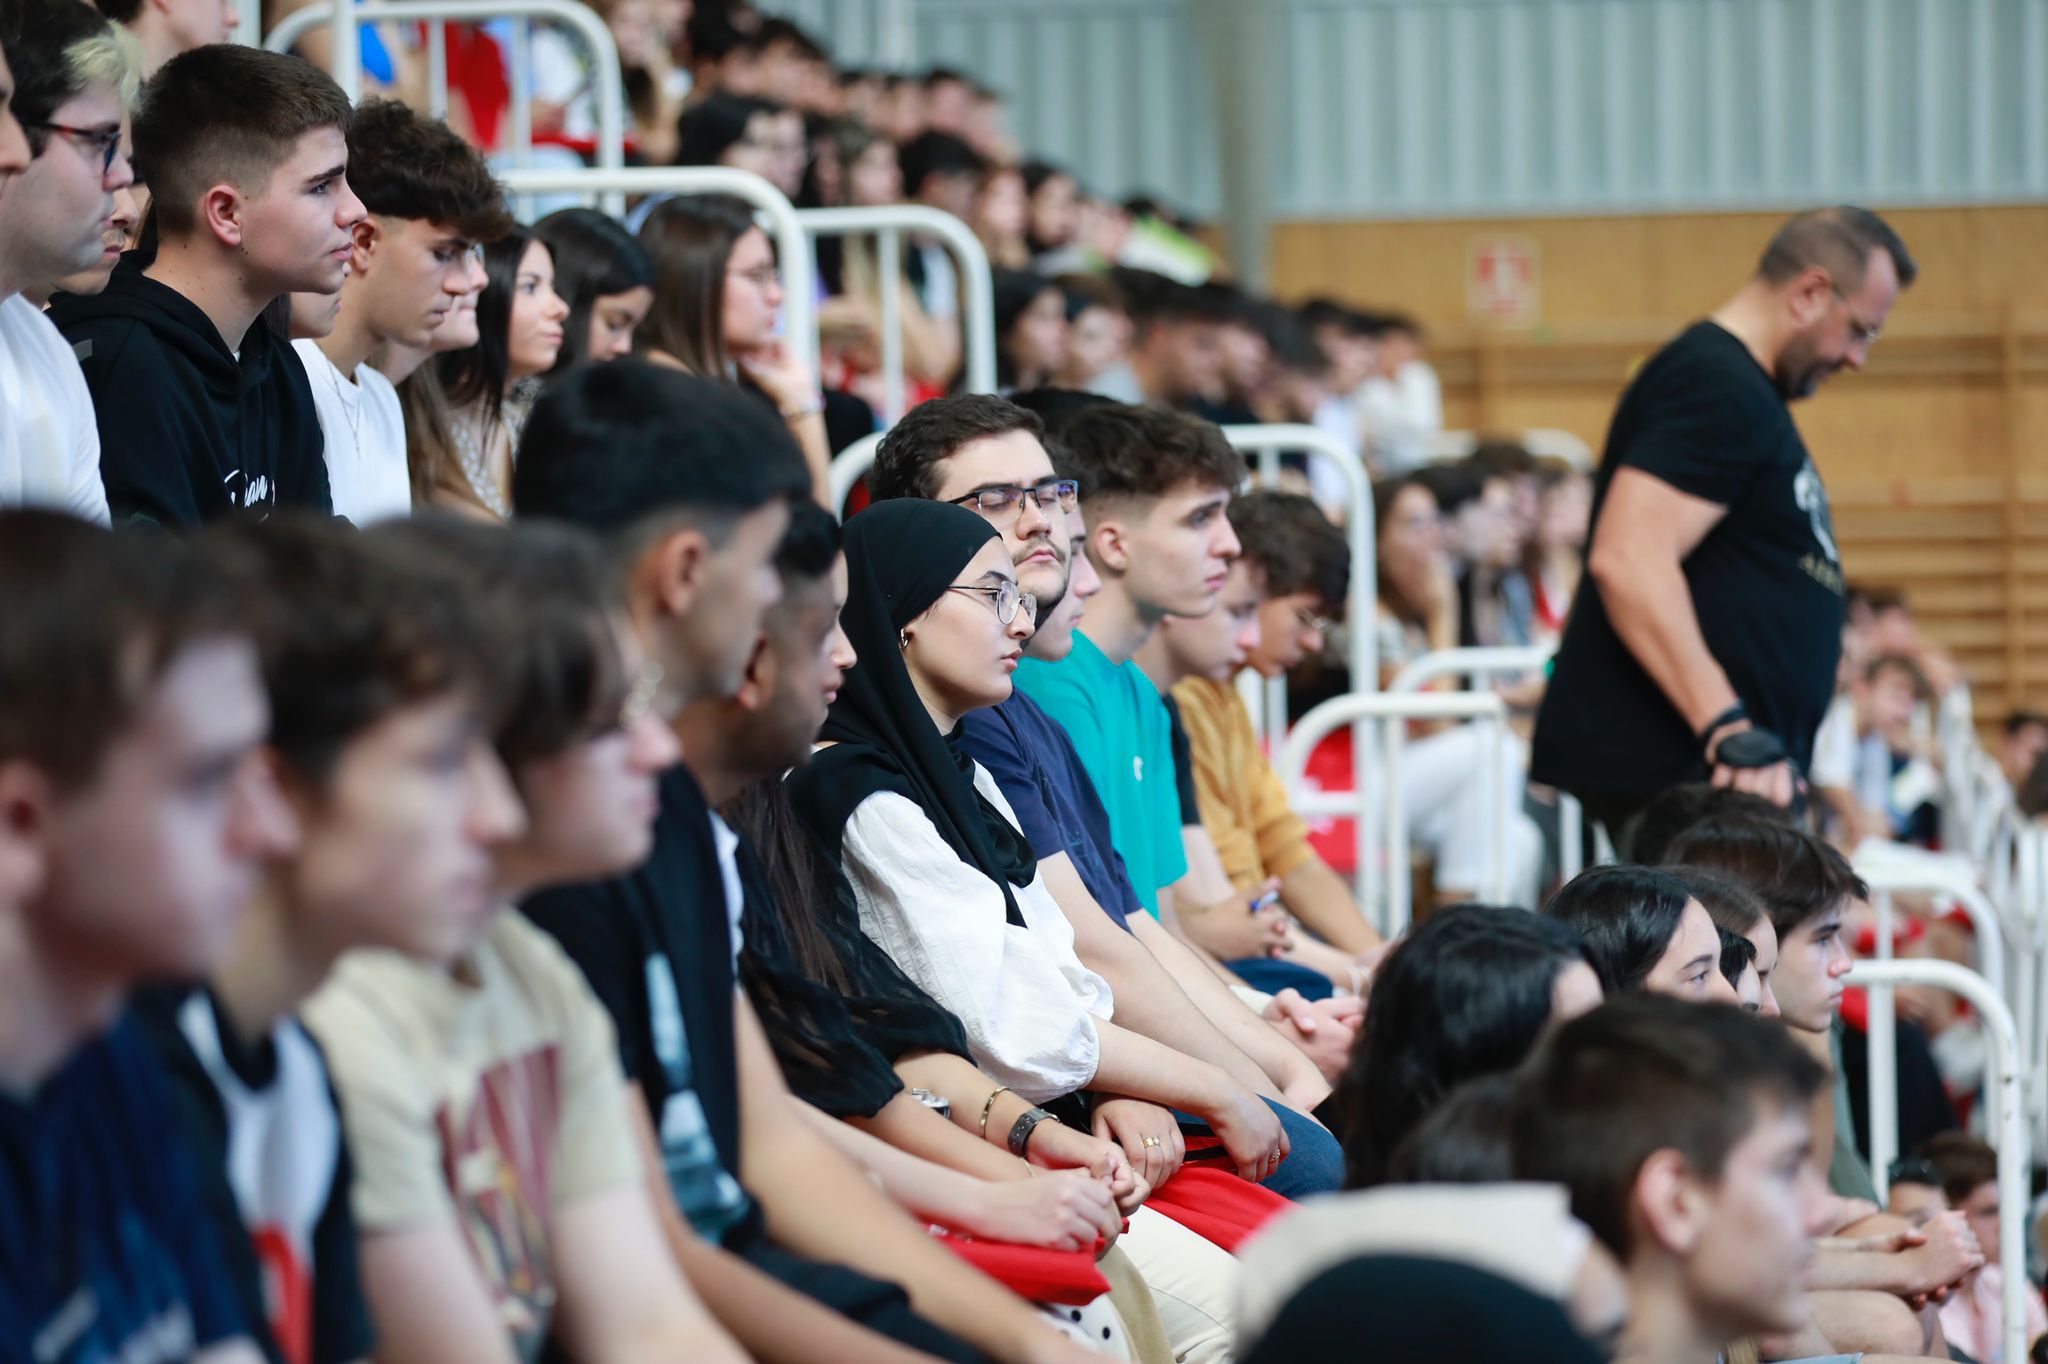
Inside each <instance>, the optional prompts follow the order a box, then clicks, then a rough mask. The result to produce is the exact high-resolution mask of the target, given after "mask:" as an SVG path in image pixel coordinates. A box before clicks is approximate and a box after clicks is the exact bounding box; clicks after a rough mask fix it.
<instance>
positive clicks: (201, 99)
mask: <svg viewBox="0 0 2048 1364" xmlns="http://www.w3.org/2000/svg"><path fill="white" fill-rule="evenodd" d="M352 117H353V110H352V109H351V108H350V106H349V101H348V97H347V96H346V95H344V94H343V93H342V91H341V88H340V87H339V86H337V85H336V84H335V83H334V82H333V81H332V80H330V79H328V77H327V76H326V75H325V73H323V72H321V71H319V70H318V69H316V68H314V67H313V66H311V65H309V64H308V63H306V62H304V61H301V60H299V59H298V58H295V57H287V56H284V55H283V54H281V53H275V52H265V51H263V50H262V49H260V48H252V47H236V46H231V45H226V44H221V45H216V46H211V47H202V48H198V49H196V50H194V51H191V52H187V53H184V54H183V55H181V56H178V57H174V58H172V59H171V60H170V61H169V62H167V63H166V64H165V65H164V67H163V69H162V70H160V71H158V72H157V73H156V75H155V77H154V78H152V79H151V81H150V83H149V87H148V89H147V90H146V91H145V92H144V94H143V100H142V105H141V107H140V108H139V109H137V110H136V111H135V161H136V165H137V167H138V169H139V170H140V171H141V172H142V174H144V175H145V176H147V177H148V180H149V184H150V188H151V191H152V195H153V198H152V201H151V215H152V218H153V220H154V222H155V224H156V237H157V245H156V255H155V257H154V259H151V260H144V259H143V258H142V255H141V253H131V254H130V255H129V256H128V257H126V258H125V259H124V260H123V261H122V263H121V266H120V268H118V269H117V270H115V272H114V276H113V278H112V279H111V280H109V281H108V283H107V287H106V289H105V290H103V291H102V292H101V293H99V294H96V295H93V296H92V297H90V298H84V297H76V296H65V297H61V298H58V299H57V300H56V301H55V302H54V303H53V304H52V306H51V309H50V320H51V321H53V322H55V323H56V324H57V329H58V330H59V331H61V332H63V333H64V336H65V339H67V340H68V341H70V342H71V344H72V347H73V349H74V350H76V351H77V352H78V354H79V357H80V360H79V363H80V364H81V366H82V367H83V368H84V371H85V382H86V387H87V388H88V389H90V390H91V392H92V395H93V405H94V413H95V416H96V419H97V421H98V423H99V431H100V471H101V473H102V475H103V476H104V477H105V479H106V484H107V502H108V505H109V507H110V508H111V509H112V512H113V515H114V517H115V518H116V519H117V520H118V519H122V518H129V517H132V518H139V519H143V520H149V521H155V522H160V523H162V524H164V525H170V526H183V525H192V524H194V523H196V522H199V521H203V520H211V519H213V518H216V517H219V516H223V515H226V514H227V513H229V512H231V511H236V510H244V509H250V508H255V509H258V510H268V509H270V508H272V507H289V506H303V507H307V508H309V509H311V510H314V511H321V512H325V511H330V510H332V505H333V504H332V499H331V497H330V494H329V491H328V483H327V465H326V460H325V458H324V454H323V444H322V439H321V434H320V419H319V413H318V411H317V410H316V409H315V407H314V405H313V393H312V389H311V387H310V386H309V385H308V383H307V380H306V372H305V369H304V367H303V366H301V365H300V364H299V362H298V360H297V358H296V357H295V356H293V355H292V354H290V351H289V347H288V346H287V344H286V342H285V340H284V339H283V338H282V337H280V336H278V335H276V334H274V333H272V332H271V331H270V329H269V328H267V327H264V326H261V325H258V324H259V321H260V318H261V315H262V313H263V310H264V309H265V308H266V307H268V306H269V305H270V303H271V302H272V300H274V299H276V298H277V297H278V296H279V295H281V294H288V293H291V292H293V291H294V290H304V291H307V292H311V293H319V294H332V293H334V292H336V291H337V290H339V289H340V288H341V284H342V278H343V276H344V275H345V274H346V272H347V268H348V256H349V254H350V252H351V251H352V249H353V248H352V246H351V234H352V233H353V232H354V230H355V226H356V224H357V223H359V222H361V221H362V220H363V217H364V213H365V210H364V208H363V205H362V201H361V200H359V199H357V198H356V196H355V194H354V193H353V192H352V191H351V190H350V189H349V187H348V179H347V168H348V143H347V133H348V127H349V123H350V120H351V119H352Z"/></svg>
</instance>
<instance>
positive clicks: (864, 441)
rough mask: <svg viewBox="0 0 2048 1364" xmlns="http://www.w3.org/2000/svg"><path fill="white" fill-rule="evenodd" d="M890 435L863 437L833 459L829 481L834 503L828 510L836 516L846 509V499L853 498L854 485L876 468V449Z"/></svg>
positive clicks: (884, 433) (882, 432)
mask: <svg viewBox="0 0 2048 1364" xmlns="http://www.w3.org/2000/svg"><path fill="white" fill-rule="evenodd" d="M888 434H889V433H888V432H886V431H877V432H875V434H874V435H872V436H862V437H861V438H860V439H859V440H857V441H855V442H854V443H853V444H851V445H849V446H847V447H846V448H845V449H844V450H841V451H840V452H839V453H838V454H836V455H834V456H833V457H832V468H831V469H830V470H829V471H828V474H829V477H828V480H827V481H828V482H829V483H830V485H831V488H832V501H831V503H830V504H829V505H828V507H827V508H826V509H827V510H828V511H830V512H831V513H832V514H833V515H834V516H837V515H839V514H840V513H841V512H842V511H844V510H845V509H846V499H847V498H849V497H852V496H853V489H854V485H855V484H857V483H859V482H860V481H861V480H862V479H863V478H866V477H867V472H868V470H870V469H872V468H874V467H875V449H876V447H877V446H879V445H880V444H881V443H882V437H884V436H886V435H888Z"/></svg>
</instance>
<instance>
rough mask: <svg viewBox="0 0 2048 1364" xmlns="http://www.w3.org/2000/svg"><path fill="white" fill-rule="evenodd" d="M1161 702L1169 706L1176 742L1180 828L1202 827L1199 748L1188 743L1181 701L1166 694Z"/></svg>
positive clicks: (1169, 721) (1175, 780) (1168, 716)
mask: <svg viewBox="0 0 2048 1364" xmlns="http://www.w3.org/2000/svg"><path fill="white" fill-rule="evenodd" d="M1159 699H1160V700H1161V701H1164V702H1165V703H1166V720H1167V724H1168V726H1169V734H1170V736H1171V738H1172V741H1173V794H1174V796H1175V798H1176V799H1177V800H1179V802H1180V825H1181V827H1182V828H1183V829H1190V828H1200V827H1201V824H1202V802H1201V798H1200V797H1199V796H1197V795H1196V794H1195V748H1194V745H1193V744H1191V743H1189V742H1188V727H1187V726H1186V725H1184V724H1182V723H1181V722H1180V702H1178V701H1176V700H1174V699H1173V693H1172V692H1170V691H1163V692H1161V693H1159Z"/></svg>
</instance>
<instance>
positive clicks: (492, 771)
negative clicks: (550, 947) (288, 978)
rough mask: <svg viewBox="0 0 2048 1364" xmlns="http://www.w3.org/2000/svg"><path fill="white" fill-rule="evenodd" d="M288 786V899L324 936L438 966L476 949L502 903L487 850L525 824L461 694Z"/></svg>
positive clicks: (425, 705) (365, 739)
mask: <svg viewBox="0 0 2048 1364" xmlns="http://www.w3.org/2000/svg"><path fill="white" fill-rule="evenodd" d="M286 789H287V791H288V792H290V793H291V794H293V795H294V796H295V797H296V801H295V803H296V805H297V807H298V813H299V824H300V829H301V831H302V833H301V839H300V846H299V851H298V855H297V856H296V857H294V858H293V859H292V863H291V869H290V872H289V873H288V875H289V878H290V883H291V887H292V895H293V900H294V901H295V907H296V909H297V911H298V912H299V913H300V915H301V916H302V919H303V921H304V922H306V923H307V924H308V925H311V926H314V931H316V932H318V933H319V934H320V935H321V937H322V938H323V939H324V940H326V941H327V942H328V943H330V944H332V945H334V946H337V947H339V948H342V949H352V948H357V947H376V948H385V949H388V950H391V951H394V952H401V953H404V954H405V955H407V956H410V957H415V958H418V959H420V960H423V961H429V962H433V963H436V964H446V963H447V962H450V961H453V960H454V959H455V958H456V957H457V956H458V955H459V954H460V953H461V952H462V951H464V950H465V949H467V948H468V947H470V946H471V945H472V944H474V943H475V941H476V939H477V937H478V935H479V934H480V933H481V932H482V930H483V927H484V924H485V923H486V922H487V920H488V919H489V916H490V914H491V911H492V910H493V909H494V908H495V907H496V905H497V903H498V900H497V895H496V893H495V889H494V884H493V876H492V859H491V852H492V848H493V847H494V845H496V844H497V843H499V842H501V841H503V840H504V839H506V838H509V837H511V836H513V835H514V834H516V833H518V832H519V830H520V828H521V827H522V826H523V825H524V822H525V817H524V814H523V812H522V810H521V807H520V804H519V801H518V798H517V797H516V796H515V795H514V794H513V792H512V784H511V779H510V778H509V777H507V776H506V774H505V769H504V766H503V765H502V764H501V763H500V762H499V761H498V756H497V754H496V753H495V752H493V751H492V749H491V746H490V743H489V741H488V740H487V738H486V737H485V736H484V734H483V733H482V731H481V728H480V725H479V721H478V715H477V705H476V700H475V698H474V697H473V696H471V695H470V694H469V693H468V692H467V691H466V690H458V691H452V692H446V693H443V694H441V695H439V696H433V697H428V698H426V699H424V700H421V701H417V702H413V703H411V704H408V705H405V706H401V707H399V708H398V709H396V710H394V711H391V712H390V713H389V714H387V715H385V716H383V717H382V718H381V719H379V720H377V721H376V722H375V723H374V724H372V725H370V726H369V727H368V728H367V729H365V730H363V731H362V732H360V733H359V734H357V735H356V736H354V737H353V738H351V739H350V740H349V741H348V743H347V744H346V745H345V746H344V747H343V749H342V751H341V754H340V756H339V758H338V759H337V760H336V762H335V765H334V769H333V771H332V772H330V773H329V774H327V777H326V779H325V780H324V781H322V782H320V783H319V784H318V786H317V789H314V787H313V786H312V784H311V783H309V782H303V781H299V780H290V781H287V782H286Z"/></svg>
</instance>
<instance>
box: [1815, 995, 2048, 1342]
mask: <svg viewBox="0 0 2048 1364" xmlns="http://www.w3.org/2000/svg"><path fill="white" fill-rule="evenodd" d="M1846 979H1847V982H1848V983H1849V984H1851V985H1861V986H1863V987H1865V988H1866V989H1868V990H1869V991H1870V1002H1871V1010H1870V1164H1871V1175H1872V1177H1873V1178H1874V1179H1875V1180H1876V1182H1877V1197H1878V1201H1879V1202H1880V1203H1882V1202H1883V1201H1884V1200H1885V1199H1886V1198H1887V1197H1888V1195H1889V1193H1890V1180H1889V1179H1888V1178H1887V1176H1888V1175H1889V1173H1890V1168H1889V1167H1890V1165H1891V1162H1892V1160H1893V1158H1894V1157H1895V1156H1896V1154H1897V1146H1898V1117H1897V1115H1898V1071H1897V1069H1896V1067H1895V1066H1894V1064H1893V1063H1892V1058H1893V1057H1894V1056H1895V1055H1896V1047H1895V1045H1894V1044H1895V1042H1896V1037H1895V1034H1894V1031H1893V1030H1894V1028H1895V1024H1894V1022H1893V1010H1892V992H1893V989H1894V987H1896V986H1900V985H1925V986H1931V987H1933V988H1935V989H1938V990H1946V991H1948V992H1949V993H1951V994H1955V995H1960V996H1961V997H1962V998H1964V999H1966V1000H1968V1001H1969V1002H1970V1004H1971V1006H1972V1007H1974V1008H1975V1009H1976V1010H1977V1012H1978V1014H1979V1016H1981V1017H1982V1018H1983V1020H1984V1032H1985V1040H1986V1041H1987V1042H1989V1043H1990V1066H1989V1069H1988V1071H1987V1073H1986V1075H1985V1080H1984V1093H1985V1097H1986V1101H1987V1111H1989V1110H1990V1109H1991V1108H1993V1107H1995V1109H1996V1111H1997V1113H1998V1125H1997V1127H1996V1128H1995V1129H1993V1132H1992V1137H1993V1142H1994V1144H1995V1145H1996V1147H1997V1149H1998V1254H1999V1259H2000V1261H2001V1262H2002V1263H2003V1265H2004V1271H2003V1274H2002V1279H2003V1284H2004V1290H2005V1292H2004V1301H2003V1302H2002V1303H2001V1308H2002V1315H2003V1328H2004V1340H2005V1357H2006V1358H2007V1359H2008V1360H2023V1359H2025V1358H2026V1357H2027V1338H2026V1330H2027V1318H2026V1297H2025V1295H2026V1288H2027V1276H2026V1263H2027V1260H2026V1219H2027V1179H2028V1174H2029V1171H2030V1168H2031V1165H2032V1158H2031V1153H2030V1150H2029V1143H2028V1140H2027V1123H2026V1115H2025V1114H2026V1105H2025V1103H2024V1096H2023V1092H2022V1082H2021V1076H2022V1075H2023V1074H2024V1073H2025V1062H2024V1059H2023V1056H2022V1053H2021V1050H2020V1037H2019V1030H2018V1027H2017V1025H2016V1024H2015V1023H2014V1022H2013V1016H2012V1011H2011V1010H2010V1009H2008V1008H2007V1007H2006V1004H2005V1001H2004V1000H2003V999H2001V998H1999V996H1998V992H1997V991H1996V990H1993V989H1992V988H1991V983H1990V982H1989V981H1987V980H1985V979H1984V978H1983V977H1982V976H1980V975H1978V974H1977V973H1976V972H1974V971H1971V970H1968V969H1967V968H1965V967H1961V966H1957V965H1956V964H1955V963H1954V962H1947V961H1863V962H1858V963H1856V966H1855V967H1854V969H1852V970H1851V971H1850V972H1849V974H1848V976H1847V978H1846ZM1880 999H1881V1000H1882V1001H1883V1005H1884V1009H1883V1021H1882V1023H1880V1020H1879V1009H1878V1004H1879V1001H1880ZM1880 1037H1882V1039H1883V1041H1884V1042H1885V1044H1886V1045H1884V1046H1883V1047H1882V1048H1880V1046H1879V1040H1880ZM1880 1052H1882V1060H1881V1059H1880ZM1881 1094H1882V1095H1885V1096H1887V1097H1888V1099H1889V1102H1888V1104H1887V1105H1886V1107H1885V1111H1886V1112H1887V1114H1888V1115H1889V1120H1888V1121H1880V1117H1879V1103H1878V1100H1879V1097H1880V1095H1881Z"/></svg>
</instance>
